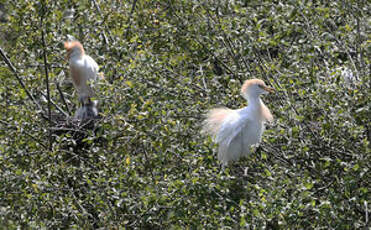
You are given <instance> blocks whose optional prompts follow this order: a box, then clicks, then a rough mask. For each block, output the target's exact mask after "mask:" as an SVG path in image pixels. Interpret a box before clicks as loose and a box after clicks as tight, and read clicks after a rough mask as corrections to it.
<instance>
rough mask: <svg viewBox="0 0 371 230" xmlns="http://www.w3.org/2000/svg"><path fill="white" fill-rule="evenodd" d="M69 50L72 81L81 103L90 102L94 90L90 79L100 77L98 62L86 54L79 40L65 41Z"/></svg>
mask: <svg viewBox="0 0 371 230" xmlns="http://www.w3.org/2000/svg"><path fill="white" fill-rule="evenodd" d="M64 47H65V48H66V50H67V59H68V61H69V65H70V72H71V77H72V83H73V85H74V86H75V88H76V90H77V93H78V95H79V101H80V103H81V104H83V105H84V104H89V103H91V102H90V98H91V97H92V96H94V91H93V89H92V88H91V87H90V85H89V84H88V83H89V82H88V81H96V80H97V78H98V77H99V74H98V70H99V67H98V64H97V63H96V62H95V61H94V59H93V58H91V57H90V56H88V55H86V54H85V51H84V48H83V47H82V45H81V43H80V42H78V41H67V42H65V43H64Z"/></svg>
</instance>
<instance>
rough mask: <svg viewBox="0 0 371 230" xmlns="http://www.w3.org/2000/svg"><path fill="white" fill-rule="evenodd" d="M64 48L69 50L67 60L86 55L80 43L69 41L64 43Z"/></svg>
mask: <svg viewBox="0 0 371 230" xmlns="http://www.w3.org/2000/svg"><path fill="white" fill-rule="evenodd" d="M64 48H65V49H66V50H67V60H68V59H70V58H71V57H73V56H82V55H84V53H85V51H84V48H83V47H82V45H81V43H80V42H78V41H67V42H65V43H64Z"/></svg>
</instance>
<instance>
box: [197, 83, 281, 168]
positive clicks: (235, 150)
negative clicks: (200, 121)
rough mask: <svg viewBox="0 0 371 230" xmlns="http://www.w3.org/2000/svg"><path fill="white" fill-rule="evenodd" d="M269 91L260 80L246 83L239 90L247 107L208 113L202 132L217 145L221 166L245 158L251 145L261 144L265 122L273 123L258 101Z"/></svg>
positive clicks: (213, 110) (269, 114)
mask: <svg viewBox="0 0 371 230" xmlns="http://www.w3.org/2000/svg"><path fill="white" fill-rule="evenodd" d="M268 92H274V89H273V88H270V87H268V86H266V85H265V84H264V82H263V81H262V80H259V79H251V80H247V81H245V83H244V84H243V85H242V88H241V94H242V96H243V97H244V98H245V99H246V100H248V103H249V104H248V106H247V107H245V108H241V109H237V110H232V109H228V108H216V109H212V110H211V111H210V112H209V113H208V114H207V116H206V119H205V121H204V126H203V132H204V133H207V134H209V135H211V136H212V137H213V140H214V141H215V142H216V143H218V144H219V149H218V159H219V161H221V162H222V163H223V164H228V162H230V161H235V160H238V159H239V158H241V157H242V156H247V155H248V154H249V153H250V148H251V146H252V145H254V144H257V143H259V142H260V141H261V137H262V134H263V132H264V128H265V127H264V123H265V122H267V121H272V120H273V116H272V114H271V112H270V111H269V109H268V108H267V107H266V106H265V105H264V103H263V102H262V100H261V99H260V95H261V94H266V93H268Z"/></svg>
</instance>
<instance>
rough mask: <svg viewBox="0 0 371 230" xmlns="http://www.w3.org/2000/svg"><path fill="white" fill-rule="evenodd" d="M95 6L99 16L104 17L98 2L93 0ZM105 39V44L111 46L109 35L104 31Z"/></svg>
mask: <svg viewBox="0 0 371 230" xmlns="http://www.w3.org/2000/svg"><path fill="white" fill-rule="evenodd" d="M93 4H94V6H95V8H96V9H97V11H98V13H99V15H100V16H101V17H102V11H101V10H100V7H99V5H98V3H97V1H96V0H93ZM102 18H103V17H102ZM108 32H109V30H108ZM103 38H104V42H105V43H106V45H109V41H108V38H107V35H106V33H105V32H104V31H103Z"/></svg>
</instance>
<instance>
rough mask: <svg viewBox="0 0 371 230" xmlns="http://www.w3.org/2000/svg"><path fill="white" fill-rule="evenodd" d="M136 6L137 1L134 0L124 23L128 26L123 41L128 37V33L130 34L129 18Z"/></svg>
mask: <svg viewBox="0 0 371 230" xmlns="http://www.w3.org/2000/svg"><path fill="white" fill-rule="evenodd" d="M136 5H137V0H134V1H133V5H132V6H131V11H130V15H129V18H128V21H127V22H126V24H127V25H128V28H127V30H126V33H125V39H128V35H129V32H130V27H131V22H132V21H131V17H132V16H133V13H134V10H135V6H136Z"/></svg>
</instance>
